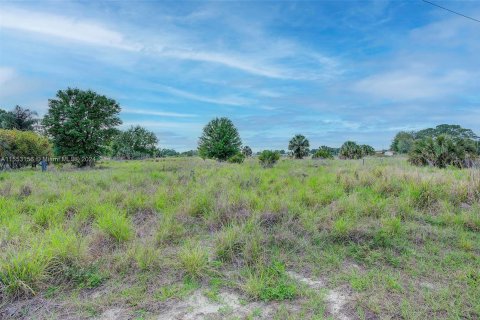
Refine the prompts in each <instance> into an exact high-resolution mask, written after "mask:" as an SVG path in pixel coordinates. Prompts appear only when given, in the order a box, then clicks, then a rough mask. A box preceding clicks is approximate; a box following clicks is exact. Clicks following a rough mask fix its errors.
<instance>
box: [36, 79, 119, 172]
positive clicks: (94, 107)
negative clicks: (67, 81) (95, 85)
mask: <svg viewBox="0 0 480 320" xmlns="http://www.w3.org/2000/svg"><path fill="white" fill-rule="evenodd" d="M48 106H49V109H48V113H47V114H46V115H45V117H44V119H43V125H44V126H45V129H46V132H47V133H48V134H49V135H50V136H51V138H52V140H53V144H54V145H55V149H56V152H57V153H58V154H59V155H68V156H75V157H78V158H79V159H81V160H80V161H79V162H78V163H77V165H78V166H86V165H93V164H94V163H95V161H96V160H97V159H98V158H99V157H100V155H101V154H103V153H104V151H105V149H106V147H107V145H108V143H109V142H110V141H111V138H112V136H113V135H114V133H115V131H116V130H115V126H117V125H119V124H121V123H122V121H121V120H120V118H119V117H118V114H119V112H120V106H119V105H118V103H117V102H116V101H115V100H113V99H110V98H107V97H106V96H103V95H99V94H97V93H96V92H93V91H91V90H87V91H83V90H80V89H72V88H68V89H67V90H63V91H62V90H60V91H58V92H57V95H56V98H55V99H50V100H49V101H48Z"/></svg>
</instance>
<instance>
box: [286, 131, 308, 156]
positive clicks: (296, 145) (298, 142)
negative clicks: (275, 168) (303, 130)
mask: <svg viewBox="0 0 480 320" xmlns="http://www.w3.org/2000/svg"><path fill="white" fill-rule="evenodd" d="M309 147H310V142H308V139H307V138H305V136H304V135H301V134H297V135H295V136H294V137H293V138H292V139H291V140H290V142H289V143H288V150H290V151H291V152H292V155H293V157H294V158H295V159H302V158H303V157H306V156H308V152H309V149H308V148H309Z"/></svg>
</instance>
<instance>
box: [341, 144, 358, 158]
mask: <svg viewBox="0 0 480 320" xmlns="http://www.w3.org/2000/svg"><path fill="white" fill-rule="evenodd" d="M362 156H363V152H362V148H361V147H360V146H359V145H358V144H356V143H355V142H353V141H347V142H345V143H344V144H343V145H342V147H341V148H340V152H339V158H340V159H361V158H362Z"/></svg>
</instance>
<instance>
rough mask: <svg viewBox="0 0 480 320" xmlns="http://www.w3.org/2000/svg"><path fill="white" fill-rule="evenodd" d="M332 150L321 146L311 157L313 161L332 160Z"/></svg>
mask: <svg viewBox="0 0 480 320" xmlns="http://www.w3.org/2000/svg"><path fill="white" fill-rule="evenodd" d="M331 149H332V148H329V147H326V146H321V147H320V148H318V149H317V151H316V152H315V153H314V154H313V155H312V158H313V159H333V153H332V151H331Z"/></svg>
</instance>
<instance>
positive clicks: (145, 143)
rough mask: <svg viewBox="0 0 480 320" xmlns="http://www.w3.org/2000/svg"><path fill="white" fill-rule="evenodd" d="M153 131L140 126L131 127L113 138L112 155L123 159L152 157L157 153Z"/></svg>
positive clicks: (155, 137) (156, 141)
mask: <svg viewBox="0 0 480 320" xmlns="http://www.w3.org/2000/svg"><path fill="white" fill-rule="evenodd" d="M157 143H158V139H157V136H156V135H155V133H153V132H151V131H148V130H147V129H145V128H142V127H140V126H136V127H131V128H130V129H128V130H127V131H124V132H120V133H119V134H118V135H116V136H115V137H114V138H113V144H112V156H113V157H118V158H124V159H139V158H143V157H153V156H155V155H156V154H157V153H158V149H157Z"/></svg>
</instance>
